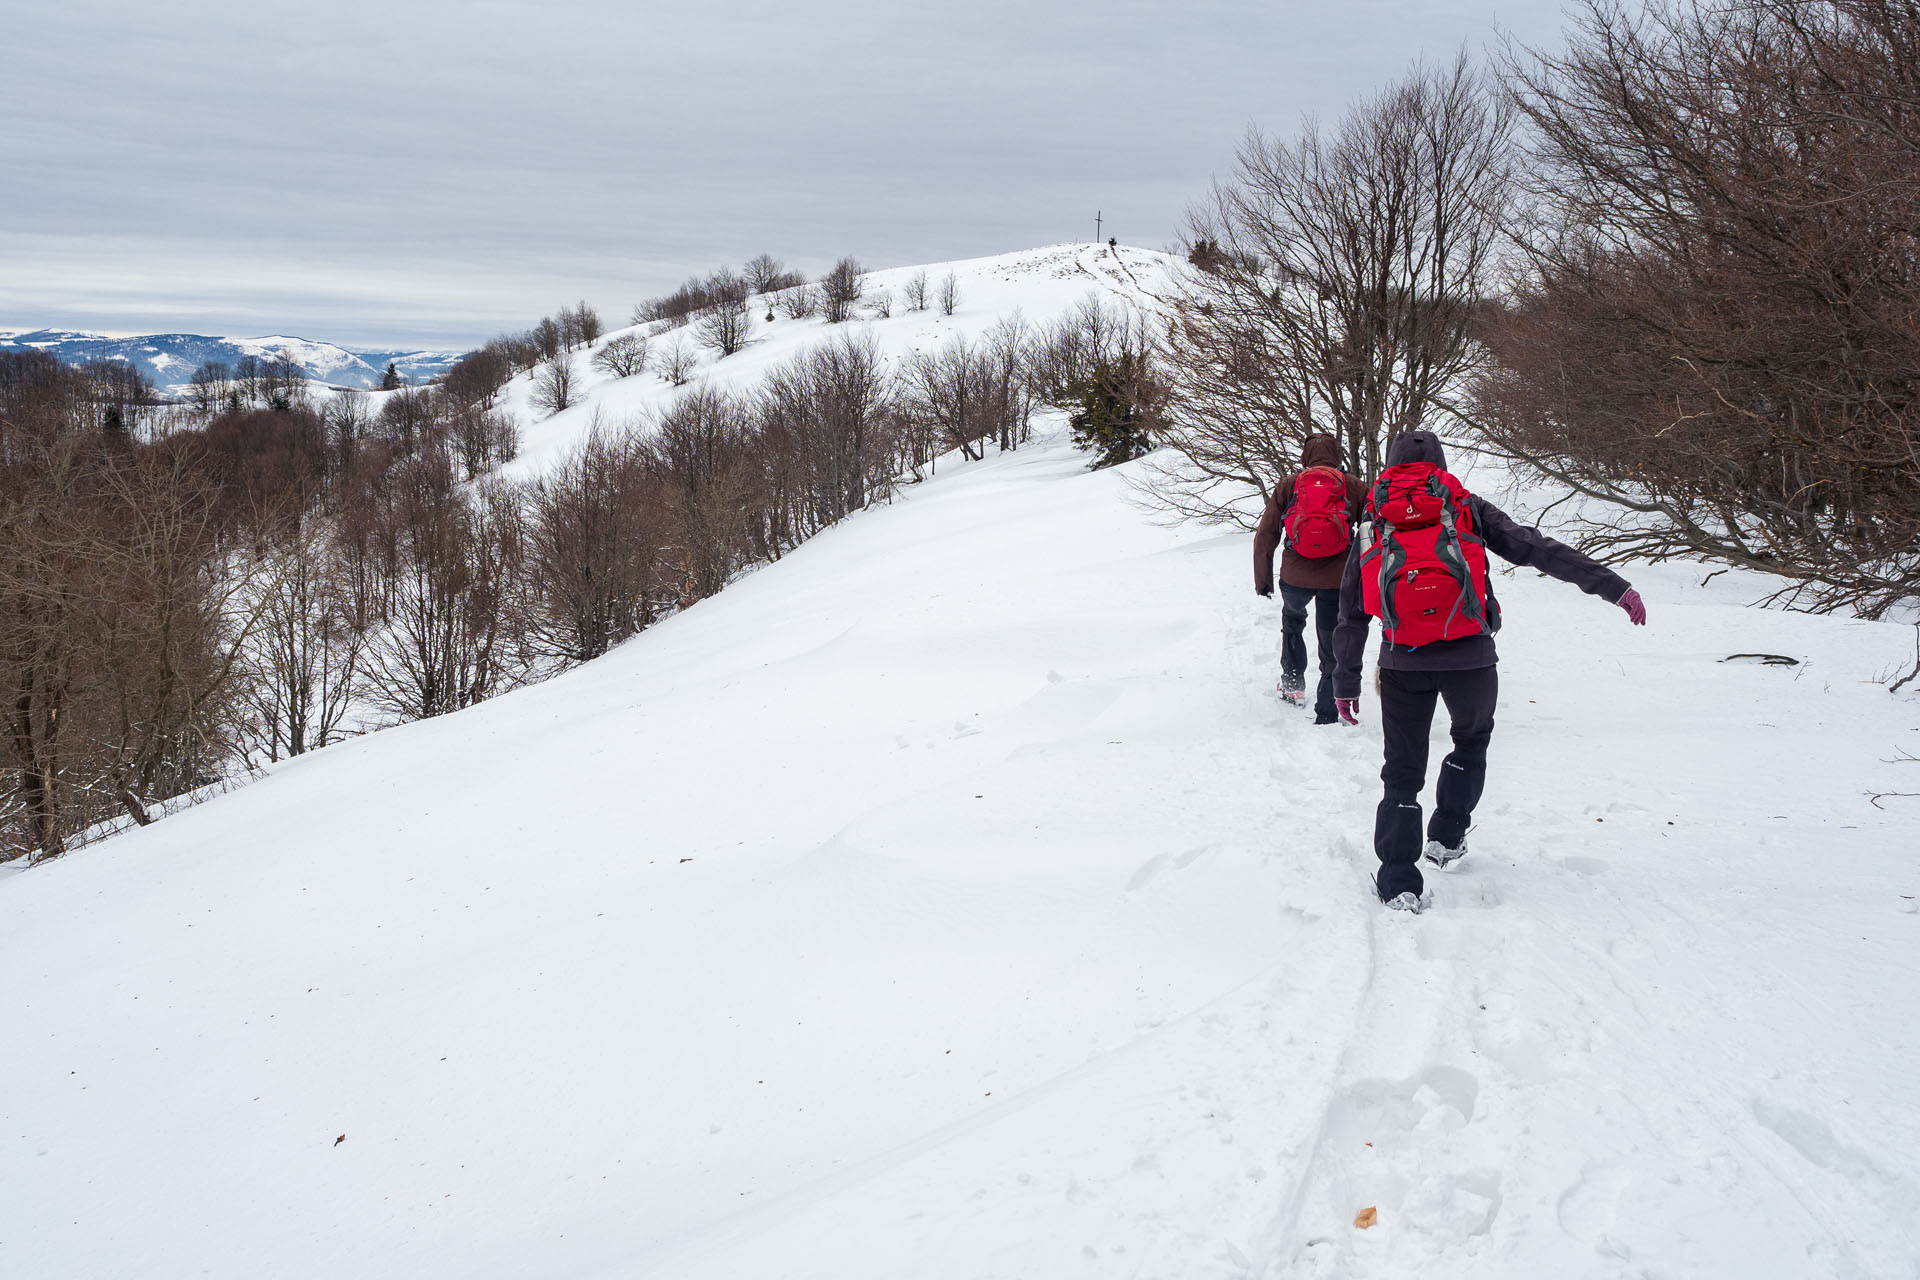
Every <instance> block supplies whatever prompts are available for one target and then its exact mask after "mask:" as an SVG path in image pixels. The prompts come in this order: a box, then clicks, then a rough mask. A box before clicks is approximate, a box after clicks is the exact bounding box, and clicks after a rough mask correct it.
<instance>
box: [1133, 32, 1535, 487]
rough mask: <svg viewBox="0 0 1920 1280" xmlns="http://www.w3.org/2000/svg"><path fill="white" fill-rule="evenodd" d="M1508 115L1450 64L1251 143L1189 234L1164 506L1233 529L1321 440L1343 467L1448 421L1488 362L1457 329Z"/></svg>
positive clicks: (1463, 66) (1482, 270) (1476, 273)
mask: <svg viewBox="0 0 1920 1280" xmlns="http://www.w3.org/2000/svg"><path fill="white" fill-rule="evenodd" d="M1510 116H1511V112H1510V109H1509V108H1508V107H1507V106H1506V105H1505V103H1504V100H1503V99H1501V98H1498V97H1497V96H1495V95H1494V94H1492V93H1491V92H1489V90H1488V89H1487V88H1486V87H1485V86H1484V85H1483V84H1482V83H1481V80H1480V77H1479V76H1478V75H1477V74H1476V73H1475V72H1474V71H1473V70H1472V68H1471V67H1470V65H1469V64H1468V62H1467V60H1466V59H1465V57H1464V56H1461V57H1458V58H1456V59H1455V60H1454V61H1453V62H1452V63H1451V64H1450V65H1448V66H1446V67H1444V68H1430V67H1416V68H1415V69H1414V70H1413V71H1412V72H1410V73H1409V74H1408V75H1407V76H1406V77H1405V78H1404V79H1402V80H1401V81H1400V82H1398V83H1397V84H1394V85H1392V86H1390V87H1388V88H1387V89H1386V90H1385V91H1384V92H1382V93H1380V94H1378V95H1377V96H1375V97H1373V98H1370V99H1368V100H1366V101H1363V102H1361V103H1359V104H1357V105H1356V106H1354V107H1353V108H1351V109H1350V110H1349V111H1348V112H1347V114H1346V115H1345V116H1344V117H1343V118H1342V119H1341V121H1340V123H1339V124H1338V125H1337V126H1336V127H1334V128H1332V129H1331V130H1324V129H1322V128H1321V127H1320V126H1319V125H1318V124H1315V123H1312V122H1309V123H1308V125H1307V126H1306V127H1305V128H1304V129H1303V130H1302V132H1301V134H1300V136H1299V138H1298V139H1296V140H1295V141H1292V142H1282V141H1277V140H1274V139H1271V138H1268V137H1266V136H1264V135H1262V134H1260V133H1259V132H1257V131H1254V132H1250V133H1249V134H1248V136H1247V139H1246V141H1245V142H1244V143H1242V145H1241V147H1240V152H1239V157H1238V164H1237V167H1236V171H1235V173H1234V174H1233V176H1232V177H1230V178H1229V179H1227V180H1225V181H1222V182H1220V183H1217V184H1216V185H1215V188H1214V190H1213V193H1212V196H1211V198H1210V199H1209V200H1208V201H1207V203H1206V204H1205V205H1204V206H1203V207H1202V208H1201V209H1199V210H1198V211H1197V212H1196V213H1195V214H1194V215H1193V216H1192V219H1191V235H1192V237H1193V239H1194V241H1195V242H1196V244H1197V243H1199V242H1201V241H1205V242H1206V243H1207V244H1208V245H1209V246H1210V252H1209V253H1208V254H1207V255H1206V256H1205V265H1204V266H1194V267H1190V268H1189V269H1187V270H1186V271H1185V273H1184V274H1183V276H1182V278H1181V286H1180V290H1179V294H1178V296H1177V298H1176V299H1175V307H1176V316H1175V324H1174V326H1173V332H1172V334H1171V336H1170V339H1169V341H1168V343H1167V369H1168V376H1169V379H1170V383H1171V389H1172V393H1173V399H1172V403H1171V415H1172V422H1171V426H1170V431H1169V435H1168V438H1169V441H1170V443H1172V444H1173V445H1174V447H1175V448H1176V449H1177V450H1178V451H1179V454H1180V461H1179V463H1178V464H1177V465H1174V466H1171V467H1168V468H1165V469H1162V470H1161V472H1160V473H1159V475H1158V477H1157V482H1156V483H1155V485H1154V489H1155V492H1156V493H1157V494H1158V496H1159V497H1160V498H1161V499H1162V500H1163V501H1165V502H1167V503H1168V504H1169V505H1171V506H1172V507H1173V508H1174V509H1176V510H1178V511H1181V512H1184V513H1187V514H1190V515H1196V516H1200V517H1203V518H1210V519H1233V520H1244V519H1246V518H1247V517H1246V516H1245V514H1244V512H1242V511H1241V509H1240V507H1239V504H1238V499H1239V498H1240V497H1242V496H1244V495H1245V494H1247V493H1248V492H1249V491H1252V492H1260V491H1263V490H1264V489H1265V488H1266V487H1267V486H1268V485H1269V484H1271V483H1272V482H1273V481H1274V480H1275V479H1276V478H1277V477H1278V476H1280V475H1281V474H1284V472H1285V471H1286V470H1287V469H1288V468H1289V467H1290V466H1292V465H1293V462H1294V458H1295V455H1296V453H1297V449H1298V446H1299V444H1300V442H1301V441H1302V440H1304V439H1305V437H1306V436H1308V435H1310V434H1312V433H1314V432H1318V431H1325V432H1330V433H1332V434H1333V435H1335V436H1336V437H1338V439H1339V440H1340V442H1341V447H1342V449H1343V451H1344V453H1345V455H1346V459H1347V465H1348V469H1349V470H1352V471H1354V472H1356V473H1361V474H1371V473H1372V472H1374V471H1376V470H1377V469H1378V468H1379V465H1380V461H1381V456H1382V452H1383V449H1384V446H1385V442H1386V440H1387V438H1388V437H1389V436H1392V435H1394V434H1396V433H1398V432H1402V431H1408V430H1413V429H1415V428H1422V427H1433V426H1439V425H1444V424H1446V423H1448V422H1450V421H1453V420H1454V419H1455V417H1456V415H1457V413H1458V411H1459V409H1460V406H1461V403H1462V399H1461V397H1462V391H1463V388H1464V386H1465V384H1466V382H1467V380H1468V379H1469V378H1471V376H1472V375H1473V374H1474V372H1475V371H1476V370H1477V368H1478V367H1479V366H1480V364H1481V362H1482V360H1483V358H1484V357H1483V352H1482V350H1481V348H1480V347H1478V346H1477V345H1476V344H1475V343H1474V342H1473V341H1472V340H1471V332H1470V330H1471V325H1472V322H1473V321H1474V319H1475V317H1476V316H1477V315H1478V314H1479V312H1480V310H1481V308H1482V306H1483V303H1484V299H1485V298H1486V296H1487V294H1488V293H1489V292H1490V290H1491V287H1492V284H1493V280H1492V273H1493V269H1494V266H1495V251H1496V248H1497V246H1498V243H1499V230H1500V223H1501V219H1502V218H1503V216H1504V211H1505V208H1506V206H1507V203H1508V191H1509V188H1510V182H1511V171H1512V159H1511V145H1510V141H1509V139H1510V135H1511V124H1510Z"/></svg>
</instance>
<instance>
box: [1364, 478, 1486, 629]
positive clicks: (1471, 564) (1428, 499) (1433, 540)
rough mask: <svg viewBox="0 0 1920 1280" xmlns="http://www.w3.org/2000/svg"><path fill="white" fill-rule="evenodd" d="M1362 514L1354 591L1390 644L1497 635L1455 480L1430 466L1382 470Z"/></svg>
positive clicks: (1467, 511) (1480, 550) (1481, 552)
mask: <svg viewBox="0 0 1920 1280" xmlns="http://www.w3.org/2000/svg"><path fill="white" fill-rule="evenodd" d="M1367 515H1368V516H1369V517H1371V518H1372V520H1373V546H1372V547H1371V548H1369V549H1368V551H1367V554H1366V555H1365V557H1363V558H1362V559H1361V561H1360V585H1361V590H1362V594H1363V596H1364V600H1365V604H1366V609H1367V612H1368V613H1370V614H1372V615H1373V616H1374V617H1376V618H1378V619H1380V623H1381V629H1382V630H1383V631H1384V632H1385V633H1386V638H1387V641H1388V643H1390V644H1399V645H1412V646H1419V645H1423V644H1432V643H1434V642H1435V641H1436V640H1459V639H1461V638H1463V637H1465V636H1475V635H1479V634H1480V633H1481V632H1487V633H1489V634H1491V633H1492V632H1495V631H1498V630H1499V629H1500V606H1499V604H1498V603H1497V602H1496V601H1495V600H1494V598H1493V593H1492V592H1491V591H1490V590H1489V589H1488V587H1487V547H1486V544H1485V543H1484V542H1482V541H1481V540H1480V539H1479V537H1478V536H1476V535H1475V533H1474V531H1473V511H1472V508H1470V507H1469V506H1468V505H1467V491H1466V489H1465V488H1464V487H1462V486H1461V484H1460V482H1459V481H1458V480H1456V479H1454V478H1453V477H1452V476H1451V475H1449V474H1447V473H1446V472H1445V471H1442V470H1441V469H1440V468H1438V467H1436V466H1434V465H1433V464H1432V463H1431V462H1409V463H1405V464H1403V465H1401V466H1397V467H1388V468H1387V469H1386V470H1385V471H1382V472H1381V473H1380V479H1379V480H1378V481H1376V482H1375V483H1374V486H1373V493H1372V494H1371V495H1370V496H1369V497H1368V499H1367Z"/></svg>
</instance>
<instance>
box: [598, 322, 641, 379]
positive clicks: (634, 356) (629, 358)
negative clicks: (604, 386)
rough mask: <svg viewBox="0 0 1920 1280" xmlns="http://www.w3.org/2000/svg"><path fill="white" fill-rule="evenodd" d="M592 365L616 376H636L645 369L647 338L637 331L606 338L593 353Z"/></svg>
mask: <svg viewBox="0 0 1920 1280" xmlns="http://www.w3.org/2000/svg"><path fill="white" fill-rule="evenodd" d="M593 367H594V368H596V369H598V370H600V372H602V373H605V374H610V375H611V376H613V377H616V378H632V377H637V376H638V375H640V374H643V373H645V372H646V371H647V340H646V338H644V337H642V336H641V335H640V334H637V333H622V334H619V335H617V336H615V337H612V338H609V339H607V341H606V343H605V345H603V346H602V347H601V348H600V349H599V350H598V351H596V352H594V353H593Z"/></svg>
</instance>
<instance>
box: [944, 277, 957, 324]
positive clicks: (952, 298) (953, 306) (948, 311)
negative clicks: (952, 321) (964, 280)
mask: <svg viewBox="0 0 1920 1280" xmlns="http://www.w3.org/2000/svg"><path fill="white" fill-rule="evenodd" d="M959 308H960V277H958V276H956V275H954V274H953V272H951V271H949V272H947V274H946V275H945V276H943V277H941V279H940V314H941V315H943V316H950V315H952V314H953V313H954V312H955V311H957V310H959Z"/></svg>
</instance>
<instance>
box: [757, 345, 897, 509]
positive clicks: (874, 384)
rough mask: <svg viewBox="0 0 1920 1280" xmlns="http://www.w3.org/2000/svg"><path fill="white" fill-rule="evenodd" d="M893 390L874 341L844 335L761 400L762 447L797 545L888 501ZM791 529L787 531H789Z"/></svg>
mask: <svg viewBox="0 0 1920 1280" xmlns="http://www.w3.org/2000/svg"><path fill="white" fill-rule="evenodd" d="M892 399H893V397H892V388H891V380H890V379H889V377H888V373H887V368H886V364H885V362H884V361H883V360H882V359H881V356H880V348H879V345H878V344H877V343H876V342H875V341H874V338H873V336H872V335H871V334H852V333H845V332H843V333H841V334H840V335H839V336H838V337H835V338H832V339H829V340H828V341H826V342H824V343H821V344H820V345H818V346H815V347H813V348H811V349H809V350H807V351H805V352H803V353H801V354H800V355H798V356H796V357H794V358H793V359H792V360H790V361H789V362H787V363H786V364H785V365H783V366H782V367H780V368H779V369H776V370H775V371H774V372H773V373H772V374H771V375H770V376H769V377H768V378H767V381H766V384H765V386H764V387H763V388H762V391H761V393H760V400H759V404H758V414H759V418H760V422H761V431H760V437H761V442H762V445H763V447H764V449H765V450H766V452H767V453H768V455H769V456H770V458H772V459H774V462H773V465H774V466H775V467H776V468H779V469H781V471H782V474H781V475H780V476H778V477H777V479H778V482H779V483H780V484H781V485H782V486H783V488H782V497H783V498H786V499H788V500H790V502H791V503H792V512H791V517H790V520H789V521H788V524H789V525H790V526H791V527H790V528H788V530H787V531H788V532H789V533H790V535H791V536H792V538H793V540H795V541H797V540H799V538H801V537H805V536H807V535H809V534H811V533H812V532H813V531H814V530H817V529H820V528H823V527H824V526H826V525H829V524H832V523H833V522H834V521H836V520H839V519H842V518H843V517H845V516H847V515H849V514H851V513H852V512H855V511H858V510H860V509H862V508H863V507H865V506H866V505H867V504H868V503H870V502H873V501H875V500H876V499H878V498H881V497H884V496H885V495H886V492H887V487H888V481H889V478H890V476H891V472H892V467H893V458H894V444H893V441H892V439H891V433H890V430H889V427H890V424H891V422H892V420H893V417H892V408H893V403H892ZM783 527H785V526H783Z"/></svg>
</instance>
